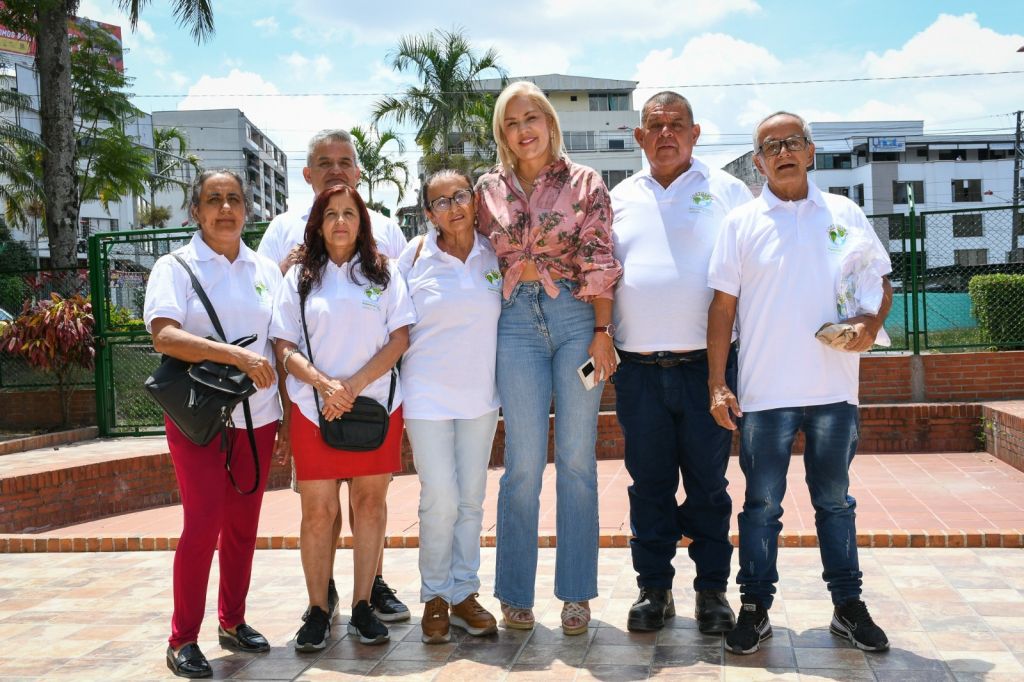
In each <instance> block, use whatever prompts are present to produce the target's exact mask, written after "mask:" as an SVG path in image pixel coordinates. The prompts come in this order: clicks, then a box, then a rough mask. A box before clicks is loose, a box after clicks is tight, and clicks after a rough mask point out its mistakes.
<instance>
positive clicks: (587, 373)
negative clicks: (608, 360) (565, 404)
mask: <svg viewBox="0 0 1024 682" xmlns="http://www.w3.org/2000/svg"><path fill="white" fill-rule="evenodd" d="M615 362H616V364H618V363H621V362H622V360H621V359H620V358H619V351H615ZM576 373H577V374H579V375H580V381H582V382H583V385H584V386H585V387H586V389H587V390H588V391H589V390H591V389H592V388H594V387H595V386H597V382H598V381H604V380H605V379H607V378H608V377H605V376H602V377H598V376H596V374H597V372H596V367H595V366H594V357H593V356H590V357H589V358H587V361H586V362H584V363H583V364H582V365H580V366H579V367H577V368H576Z"/></svg>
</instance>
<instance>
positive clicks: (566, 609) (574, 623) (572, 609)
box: [562, 601, 590, 635]
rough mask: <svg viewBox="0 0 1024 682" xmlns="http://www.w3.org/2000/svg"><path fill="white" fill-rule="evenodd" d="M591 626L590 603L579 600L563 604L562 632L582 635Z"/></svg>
mask: <svg viewBox="0 0 1024 682" xmlns="http://www.w3.org/2000/svg"><path fill="white" fill-rule="evenodd" d="M588 627H590V605H589V604H584V603H583V602H578V601H567V602H565V604H563V605H562V632H563V633H565V634H567V635H582V634H583V633H584V632H586V631H587V628H588Z"/></svg>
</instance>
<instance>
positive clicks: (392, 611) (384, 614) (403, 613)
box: [370, 575, 409, 623]
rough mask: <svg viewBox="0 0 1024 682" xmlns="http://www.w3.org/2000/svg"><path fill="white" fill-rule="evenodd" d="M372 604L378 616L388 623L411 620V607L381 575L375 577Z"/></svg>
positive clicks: (371, 592)
mask: <svg viewBox="0 0 1024 682" xmlns="http://www.w3.org/2000/svg"><path fill="white" fill-rule="evenodd" d="M370 605H371V606H372V607H373V610H374V612H375V613H376V614H377V618H378V619H380V620H382V621H385V622H387V623H393V622H395V621H399V620H409V607H408V606H406V605H405V604H403V603H402V602H401V601H400V600H399V599H398V597H396V596H395V591H394V590H393V589H391V588H390V587H388V584H387V583H386V582H384V578H382V577H381V576H379V575H378V576H377V577H376V578H374V579H373V588H372V589H371V590H370Z"/></svg>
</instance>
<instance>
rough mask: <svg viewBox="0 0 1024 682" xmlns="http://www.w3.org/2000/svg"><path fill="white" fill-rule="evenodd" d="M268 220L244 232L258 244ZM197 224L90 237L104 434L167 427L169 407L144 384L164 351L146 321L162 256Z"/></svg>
mask: <svg viewBox="0 0 1024 682" xmlns="http://www.w3.org/2000/svg"><path fill="white" fill-rule="evenodd" d="M265 229H266V224H265V223H259V224H254V225H249V226H247V227H246V232H245V234H244V235H243V238H244V239H245V241H246V243H248V244H249V245H250V246H255V245H256V244H257V243H259V239H260V237H261V236H262V234H263V231H264V230H265ZM194 232H195V228H194V227H180V228H171V229H165V230H133V231H126V232H105V233H100V234H95V235H92V236H91V237H90V238H89V278H90V288H91V290H92V305H93V315H94V316H95V318H96V325H95V328H94V334H95V337H96V370H95V371H96V376H95V382H96V383H95V385H96V421H97V425H98V426H99V432H100V435H101V436H133V435H135V436H139V435H153V434H160V433H163V432H164V419H163V412H162V411H161V410H160V408H159V407H158V406H157V405H156V403H154V402H153V401H152V399H150V397H149V395H148V394H147V393H146V392H145V389H143V382H145V380H146V377H148V376H149V375H150V374H151V373H152V371H153V370H154V369H156V367H157V365H159V364H160V356H159V354H158V353H156V351H154V350H153V343H152V340H151V339H150V336H149V332H147V331H146V327H145V325H144V324H143V321H142V309H143V304H144V302H145V299H146V284H147V282H148V280H149V273H150V271H151V270H152V269H153V264H154V263H156V260H157V259H158V258H159V257H160V256H162V255H164V254H167V253H170V252H171V251H173V250H174V249H177V248H178V247H180V246H183V245H184V244H186V243H187V242H188V241H189V240H190V239H191V238H192V234H193V233H194Z"/></svg>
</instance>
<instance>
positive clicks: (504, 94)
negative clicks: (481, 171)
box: [492, 81, 566, 173]
mask: <svg viewBox="0 0 1024 682" xmlns="http://www.w3.org/2000/svg"><path fill="white" fill-rule="evenodd" d="M513 97H526V98H528V99H529V100H530V101H531V102H533V103H534V104H536V105H537V108H539V109H540V110H541V112H543V113H544V115H545V116H546V117H547V119H548V127H549V128H550V129H551V152H552V154H554V157H555V158H556V159H564V158H566V153H565V145H564V143H563V141H562V126H561V124H560V123H559V122H558V114H557V113H556V112H555V108H554V107H553V106H551V102H549V101H548V98H547V97H546V96H545V95H544V91H543V90H541V89H540V88H538V87H537V86H536V84H534V83H531V82H530V81H516V82H515V83H512V84H511V85H509V86H508V87H507V88H505V89H504V90H502V91H501V94H500V95H498V100H497V101H496V102H495V103H494V121H493V124H492V129H493V132H494V144H495V146H496V147H497V148H498V160H499V161H500V162H501V165H502V167H503V168H504V169H505V171H506V172H508V173H511V172H513V169H514V168H515V165H516V156H515V154H513V153H512V148H511V147H509V145H508V140H506V139H505V130H504V126H503V125H502V124H503V123H504V121H505V109H506V108H507V107H508V103H509V102H511V101H512V98H513Z"/></svg>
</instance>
